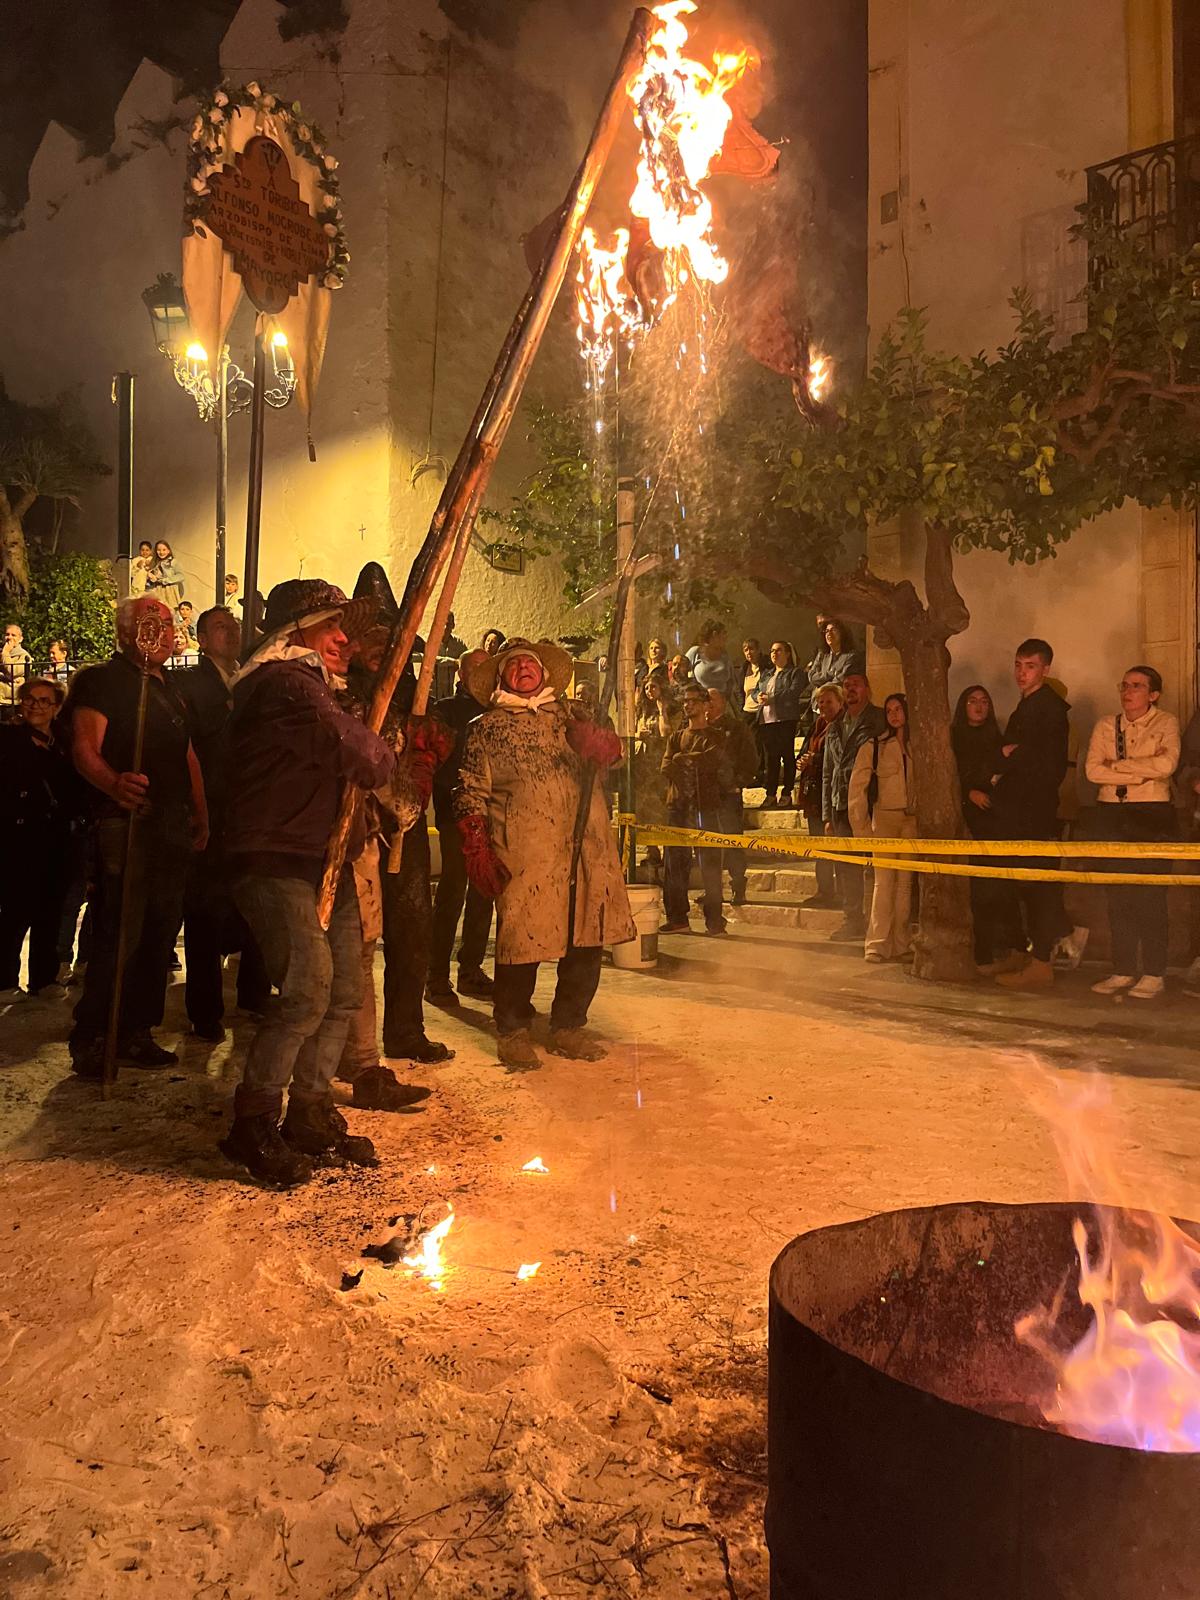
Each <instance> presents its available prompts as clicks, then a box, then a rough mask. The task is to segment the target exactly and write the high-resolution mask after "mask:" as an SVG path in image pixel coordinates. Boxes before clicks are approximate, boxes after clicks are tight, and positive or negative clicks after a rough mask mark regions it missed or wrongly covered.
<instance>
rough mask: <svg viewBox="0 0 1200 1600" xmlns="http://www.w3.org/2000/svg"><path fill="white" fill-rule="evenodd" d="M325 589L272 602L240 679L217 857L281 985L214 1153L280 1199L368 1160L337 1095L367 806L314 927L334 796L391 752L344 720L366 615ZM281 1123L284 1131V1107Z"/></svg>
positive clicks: (354, 989)
mask: <svg viewBox="0 0 1200 1600" xmlns="http://www.w3.org/2000/svg"><path fill="white" fill-rule="evenodd" d="M377 610H378V606H377V604H376V602H375V601H373V600H369V599H362V600H347V598H346V596H345V595H344V594H343V593H342V591H341V590H340V589H338V588H336V587H335V585H333V584H331V583H325V582H323V581H322V580H321V579H318V578H291V579H289V580H288V581H287V582H286V583H280V584H277V585H276V586H275V588H274V589H272V590H271V593H270V596H269V597H268V599H267V606H266V616H265V619H264V621H265V628H266V637H265V638H264V639H263V641H262V643H261V644H260V645H259V646H258V648H257V649H256V650H255V651H254V653H253V654H252V655H251V656H250V658H249V660H248V661H247V662H246V664H245V666H243V667H242V669H241V671H240V672H239V673H238V676H237V678H236V680H235V682H234V687H233V714H232V717H231V718H230V752H229V756H230V770H231V771H232V772H234V773H235V774H236V775H237V776H236V782H235V785H234V790H233V793H232V796H231V799H230V803H229V811H228V823H227V829H226V840H225V845H226V852H227V857H228V860H229V865H230V876H231V878H232V881H233V897H234V901H235V902H236V904H237V907H238V910H239V911H240V912H241V913H242V915H243V916H244V917H245V919H246V921H247V922H248V923H249V925H250V929H251V932H252V933H253V934H254V937H255V939H256V940H257V942H258V947H259V949H260V950H261V951H262V956H263V961H264V963H265V966H266V971H267V976H268V977H269V978H270V980H271V982H272V983H273V984H274V985H276V986H277V987H278V988H279V991H280V992H279V995H278V997H277V998H275V999H273V1000H271V1001H270V1002H269V1004H268V1007H267V1011H266V1014H265V1016H264V1018H263V1021H262V1022H261V1023H260V1024H259V1027H258V1030H257V1032H256V1033H255V1035H254V1039H253V1041H252V1043H251V1045H250V1050H249V1053H248V1055H247V1057H246V1065H245V1070H244V1072H243V1076H242V1081H241V1083H240V1084H239V1085H238V1088H237V1093H236V1095H235V1097H234V1121H233V1126H232V1127H231V1128H230V1130H229V1133H228V1135H227V1136H226V1137H225V1139H223V1140H222V1142H221V1149H222V1150H223V1151H224V1152H225V1154H226V1155H227V1156H228V1157H229V1158H230V1160H231V1161H236V1162H238V1163H239V1164H240V1165H242V1166H244V1167H247V1168H249V1170H250V1172H251V1173H253V1175H254V1176H255V1177H256V1178H259V1179H262V1180H263V1181H264V1182H267V1183H273V1184H278V1185H281V1186H283V1187H288V1186H290V1185H292V1184H295V1183H303V1182H304V1181H305V1180H306V1179H307V1178H309V1177H311V1175H312V1170H313V1166H314V1165H315V1164H328V1163H330V1162H351V1163H354V1164H355V1165H359V1166H369V1165H371V1164H373V1163H374V1160H375V1150H374V1147H373V1145H372V1144H371V1141H370V1140H369V1139H367V1138H363V1137H361V1136H357V1137H356V1136H354V1135H352V1134H351V1133H350V1132H349V1130H348V1129H347V1126H346V1120H345V1118H344V1117H343V1116H342V1115H341V1113H340V1112H339V1111H338V1110H337V1108H336V1107H335V1106H334V1103H333V1094H332V1091H331V1088H330V1085H331V1083H332V1081H333V1075H334V1073H335V1072H336V1071H337V1068H338V1063H339V1061H340V1060H341V1056H342V1051H343V1048H344V1046H345V1043H346V1033H347V1029H348V1028H349V1025H350V1019H351V1017H352V1016H353V1015H354V1013H355V1011H356V1010H357V1009H358V1005H359V1001H360V998H361V993H362V946H363V939H362V924H361V922H360V920H359V910H358V896H357V894H356V892H355V888H354V875H353V872H352V870H351V866H350V863H352V862H353V860H354V858H355V856H356V855H357V854H358V852H359V851H360V850H361V849H362V846H363V843H364V839H365V829H364V828H363V826H362V823H361V809H360V812H359V822H358V825H357V828H356V832H355V833H354V835H353V836H352V837H351V839H350V843H349V849H348V850H347V852H346V865H345V866H344V867H343V869H342V871H341V873H340V875H339V878H338V883H337V893H336V898H335V901H334V908H333V916H332V918H331V919H330V923H329V928H328V930H326V929H324V928H322V926H321V924H320V921H319V920H318V917H317V891H318V887H319V885H320V882H321V873H322V869H323V866H324V859H325V845H326V841H327V840H328V838H329V834H330V830H331V829H332V827H333V821H334V818H335V816H336V815H337V811H338V806H339V804H340V802H341V797H342V793H343V791H344V790H345V789H346V787H347V786H349V785H351V784H354V785H357V786H358V787H359V788H361V789H375V788H377V787H378V786H379V785H380V784H382V783H385V782H386V781H387V780H388V778H389V777H390V776H391V772H392V766H393V757H392V752H391V749H390V747H389V746H388V745H387V744H386V743H385V742H384V740H382V739H381V738H379V736H378V735H377V734H374V733H372V732H371V731H370V729H369V728H365V727H364V726H363V724H362V722H361V721H359V719H358V718H357V717H352V716H350V715H349V714H348V713H347V712H345V711H343V710H342V709H341V707H340V706H339V705H338V704H337V702H336V700H335V699H334V696H333V692H332V690H331V688H330V675H331V673H333V672H335V671H337V670H338V669H339V667H340V665H341V662H342V659H343V655H344V651H345V647H346V632H347V631H350V632H354V631H357V629H358V627H360V626H361V625H363V624H365V623H366V622H367V621H369V620H370V619H371V618H373V617H374V615H375V613H376V612H377ZM285 1092H286V1093H287V1096H288V1106H287V1115H286V1117H285V1118H284V1120H283V1124H282V1127H281V1126H280V1123H279V1117H280V1113H281V1111H282V1110H283V1097H284V1094H285Z"/></svg>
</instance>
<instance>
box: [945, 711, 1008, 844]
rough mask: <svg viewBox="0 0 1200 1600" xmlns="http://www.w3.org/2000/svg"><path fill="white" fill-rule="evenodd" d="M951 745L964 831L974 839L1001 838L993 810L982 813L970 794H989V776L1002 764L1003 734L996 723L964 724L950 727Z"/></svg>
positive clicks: (990, 781) (990, 779)
mask: <svg viewBox="0 0 1200 1600" xmlns="http://www.w3.org/2000/svg"><path fill="white" fill-rule="evenodd" d="M950 742H951V744H952V745H953V746H954V759H955V761H956V763H957V764H958V779H959V783H960V784H961V785H962V803H963V821H964V822H965V823H966V825H967V832H968V833H970V834H971V835H972V837H973V838H976V839H988V838H995V839H998V838H1000V834H999V833H998V832H997V829H996V816H995V807H994V806H993V807H992V808H991V809H989V810H987V811H984V810H982V809H981V808H980V807H979V806H977V805H975V804H974V803H973V802H972V801H971V799H970V794H971V791H972V790H973V789H977V790H979V791H980V792H981V793H983V794H989V795H990V794H991V793H992V774H993V773H994V772H995V771H996V770H997V766H998V764H1001V765H1002V764H1003V757H1002V756H1001V754H1000V747H1001V746H1002V745H1003V743H1004V735H1003V734H1002V733H1001V732H1000V729H999V727H998V726H997V725H996V723H995V722H991V721H989V722H986V723H984V724H982V726H975V727H973V726H972V725H971V724H970V723H965V724H964V725H963V726H962V727H959V728H952V729H951V731H950Z"/></svg>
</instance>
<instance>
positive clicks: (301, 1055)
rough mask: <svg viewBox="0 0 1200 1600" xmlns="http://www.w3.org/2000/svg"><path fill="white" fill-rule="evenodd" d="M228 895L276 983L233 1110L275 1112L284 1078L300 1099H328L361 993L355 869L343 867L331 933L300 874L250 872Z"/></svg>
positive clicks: (250, 1113)
mask: <svg viewBox="0 0 1200 1600" xmlns="http://www.w3.org/2000/svg"><path fill="white" fill-rule="evenodd" d="M233 898H234V901H235V903H236V905H237V908H238V910H239V911H240V912H241V913H242V915H243V917H245V919H246V921H247V922H248V923H249V925H250V931H251V932H252V933H253V935H254V937H255V939H256V940H257V942H258V948H259V950H260V951H261V952H262V958H263V963H264V965H265V967H266V971H267V976H268V978H269V979H270V981H271V982H272V983H273V984H275V985H277V986H278V988H279V990H280V993H279V994H278V995H277V996H275V997H274V998H273V999H272V1000H271V1001H270V1003H269V1004H268V1006H267V1008H266V1014H265V1016H264V1019H263V1021H262V1022H260V1023H259V1025H258V1028H257V1030H256V1032H255V1035H254V1038H253V1040H252V1041H251V1044H250V1049H249V1052H248V1053H247V1056H246V1067H245V1071H244V1072H243V1074H242V1081H241V1083H240V1084H239V1085H238V1090H237V1095H236V1098H235V1101H234V1108H235V1114H236V1115H237V1116H239V1117H253V1116H258V1115H260V1114H262V1113H263V1112H267V1113H269V1114H271V1115H273V1116H278V1115H279V1112H280V1110H281V1108H282V1106H283V1094H284V1090H285V1089H287V1088H288V1085H289V1084H290V1085H291V1094H292V1096H294V1097H295V1098H296V1099H298V1100H312V1101H327V1100H328V1099H329V1098H330V1088H329V1086H330V1084H331V1082H332V1081H333V1076H334V1074H335V1073H336V1071H337V1068H338V1062H339V1061H340V1060H341V1057H342V1050H343V1049H344V1047H345V1044H346V1034H347V1032H348V1030H349V1027H350V1019H351V1018H352V1017H353V1016H354V1013H355V1012H356V1011H357V1010H358V1007H359V1004H360V1002H361V1000H362V981H363V977H362V953H363V939H362V923H361V922H360V921H359V915H358V896H357V894H356V893H355V890H354V879H353V876H352V874H351V873H350V872H349V871H348V870H347V871H346V872H343V874H342V877H341V881H340V882H339V884H338V892H337V898H336V900H335V901H334V907H333V916H332V918H331V919H330V923H329V931H328V933H326V932H325V931H324V930H323V929H322V927H321V924H320V923H319V922H318V921H317V891H316V889H314V888H313V886H312V884H311V883H308V882H307V881H306V880H305V879H303V878H269V877H265V876H262V875H260V874H258V873H247V874H246V875H245V876H244V877H242V878H239V879H238V880H237V882H236V883H235V884H234V886H233Z"/></svg>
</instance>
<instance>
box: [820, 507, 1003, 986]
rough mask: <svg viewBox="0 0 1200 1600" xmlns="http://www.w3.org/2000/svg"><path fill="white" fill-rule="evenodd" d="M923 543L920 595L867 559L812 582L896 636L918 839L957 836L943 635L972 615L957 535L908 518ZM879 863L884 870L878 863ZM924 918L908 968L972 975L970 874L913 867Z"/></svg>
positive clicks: (925, 973)
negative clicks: (959, 570)
mask: <svg viewBox="0 0 1200 1600" xmlns="http://www.w3.org/2000/svg"><path fill="white" fill-rule="evenodd" d="M911 531H912V532H913V533H914V535H919V536H921V537H923V539H924V544H925V601H924V602H923V601H922V600H921V597H920V595H919V594H918V593H917V591H916V588H915V587H914V585H913V583H912V582H911V581H910V580H909V579H908V578H904V579H901V580H900V581H899V582H893V581H892V580H891V579H888V578H880V577H879V576H878V575H877V574H875V573H873V572H872V571H871V570H870V569H869V567H868V566H867V563H866V558H865V557H864V558H863V560H862V561H861V562H860V564H859V566H858V567H857V569H856V570H855V571H854V572H852V573H844V574H840V575H839V576H837V577H834V578H829V579H826V580H825V581H824V582H822V583H820V584H816V585H814V586H813V590H812V599H813V600H814V602H815V603H816V604H818V605H820V606H821V607H822V609H824V610H826V611H827V612H828V613H829V615H831V616H836V617H845V618H847V619H848V620H850V621H855V622H865V623H869V624H871V625H872V626H873V627H874V628H875V629H876V630H877V632H876V638H877V642H878V643H880V644H882V645H884V646H885V648H886V647H888V646H894V647H895V649H896V650H897V651H898V652H899V655H900V665H901V667H902V669H903V672H904V689H905V693H906V694H907V696H908V714H909V727H910V730H911V735H912V744H913V774H914V779H915V783H916V791H917V832H918V834H919V835H920V836H921V837H922V838H923V839H959V838H961V837H962V833H963V825H962V795H961V790H960V788H959V780H958V763H957V762H956V761H955V759H954V750H953V747H952V746H951V743H950V692H949V687H948V680H949V671H950V653H949V651H948V650H947V649H946V641H947V640H948V639H949V638H950V637H951V635H952V634H956V633H961V632H962V631H963V630H964V628H966V627H967V625H968V624H969V622H970V620H971V614H970V612H969V611H968V610H967V607H966V604H965V603H964V601H963V598H962V596H961V595H960V594H959V592H958V590H957V588H956V587H955V583H954V543H953V538H952V536H951V535H950V533H949V532H948V530H946V529H945V528H942V527H940V526H939V525H938V524H936V523H926V524H924V525H921V524H914V526H913V528H912V530H911ZM881 870H884V871H886V870H888V869H886V868H883V869H881ZM919 883H920V894H921V924H920V932H919V933H918V935H917V948H916V959H915V961H914V963H913V974H914V976H916V977H918V978H936V979H938V980H940V981H942V982H944V983H963V982H966V981H968V980H971V979H974V978H975V976H976V971H975V957H974V935H973V929H972V924H971V898H970V889H969V887H968V880H967V879H966V878H959V877H951V876H947V877H939V876H938V875H936V874H934V873H931V872H923V873H921V874H920V875H919Z"/></svg>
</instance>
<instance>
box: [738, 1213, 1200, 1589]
mask: <svg viewBox="0 0 1200 1600" xmlns="http://www.w3.org/2000/svg"><path fill="white" fill-rule="evenodd" d="M1093 1209H1096V1208H1084V1212H1083V1214H1084V1215H1085V1216H1087V1214H1088V1213H1089V1212H1090V1211H1092V1210H1093ZM1080 1213H1081V1208H1080V1207H1078V1206H1075V1205H1027V1206H1019V1205H1018V1206H1005V1205H989V1204H986V1203H983V1202H977V1203H972V1204H965V1205H951V1206H935V1207H925V1208H921V1209H917V1210H910V1211H894V1212H887V1213H884V1214H883V1215H880V1216H875V1217H869V1218H867V1219H865V1220H864V1221H861V1222H852V1223H847V1224H844V1225H842V1226H839V1227H832V1228H820V1229H817V1230H816V1231H814V1232H812V1233H807V1234H803V1235H801V1236H800V1237H799V1238H797V1239H794V1240H793V1241H792V1243H791V1244H789V1245H788V1246H787V1248H786V1249H785V1250H784V1251H783V1252H782V1254H781V1255H780V1256H779V1257H778V1259H777V1260H776V1262H775V1264H774V1267H773V1269H772V1272H771V1293H770V1355H769V1371H770V1378H769V1413H768V1498H767V1515H766V1531H767V1543H768V1546H769V1548H770V1554H771V1597H772V1600H1196V1597H1197V1596H1198V1595H1200V1512H1198V1509H1197V1508H1198V1507H1200V1455H1193V1454H1166V1453H1159V1452H1153V1451H1141V1450H1133V1449H1127V1448H1123V1447H1118V1446H1114V1445H1107V1444H1099V1443H1094V1442H1090V1441H1087V1440H1082V1439H1076V1438H1071V1437H1069V1436H1067V1435H1065V1434H1063V1433H1060V1432H1058V1431H1056V1430H1055V1429H1053V1428H1051V1427H1050V1426H1049V1425H1047V1424H1046V1423H1045V1422H1044V1421H1043V1419H1042V1415H1041V1409H1040V1405H1039V1400H1040V1399H1042V1398H1044V1397H1045V1396H1046V1395H1047V1393H1048V1392H1049V1389H1050V1387H1051V1386H1052V1382H1053V1377H1052V1374H1051V1372H1050V1369H1049V1368H1048V1367H1047V1365H1046V1363H1045V1362H1044V1361H1043V1359H1042V1358H1041V1357H1040V1356H1039V1355H1037V1354H1036V1353H1035V1352H1034V1351H1032V1350H1031V1349H1029V1348H1028V1347H1026V1346H1024V1345H1022V1344H1020V1343H1018V1341H1017V1339H1016V1338H1015V1335H1014V1331H1013V1329H1014V1323H1015V1321H1016V1319H1017V1318H1018V1317H1019V1316H1021V1315H1022V1314H1024V1313H1025V1312H1028V1311H1029V1310H1031V1309H1032V1308H1033V1307H1035V1306H1037V1305H1040V1304H1049V1303H1050V1301H1051V1300H1052V1299H1053V1297H1054V1295H1055V1293H1056V1291H1057V1290H1058V1289H1059V1288H1060V1287H1061V1286H1062V1284H1063V1283H1064V1281H1065V1282H1066V1284H1067V1304H1068V1305H1069V1306H1072V1307H1073V1310H1072V1311H1071V1312H1069V1313H1066V1314H1065V1315H1064V1322H1065V1324H1066V1326H1065V1330H1064V1331H1065V1333H1066V1336H1067V1337H1068V1338H1069V1339H1070V1340H1071V1341H1074V1339H1076V1338H1078V1337H1079V1336H1080V1335H1082V1333H1083V1332H1084V1331H1085V1330H1086V1327H1087V1324H1088V1320H1089V1317H1090V1313H1088V1312H1086V1311H1085V1310H1084V1309H1083V1308H1082V1307H1080V1306H1079V1305H1078V1301H1077V1296H1076V1294H1075V1292H1074V1291H1075V1289H1076V1288H1077V1285H1078V1263H1077V1260H1076V1254H1075V1249H1074V1245H1073V1243H1072V1239H1071V1224H1072V1222H1073V1221H1074V1220H1075V1218H1076V1217H1077V1216H1079V1215H1080ZM1182 1226H1183V1227H1184V1228H1185V1229H1187V1230H1188V1231H1189V1232H1192V1233H1194V1234H1195V1233H1200V1229H1197V1226H1196V1224H1194V1223H1188V1222H1184V1223H1183V1224H1182ZM1068 1319H1073V1321H1071V1320H1068Z"/></svg>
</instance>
